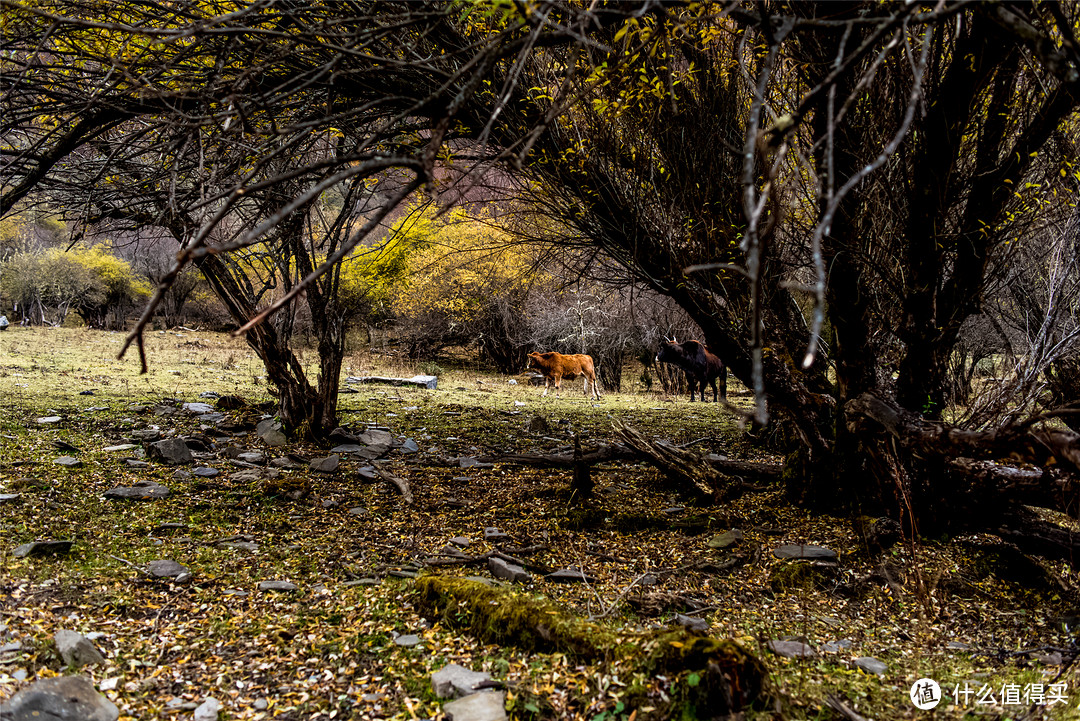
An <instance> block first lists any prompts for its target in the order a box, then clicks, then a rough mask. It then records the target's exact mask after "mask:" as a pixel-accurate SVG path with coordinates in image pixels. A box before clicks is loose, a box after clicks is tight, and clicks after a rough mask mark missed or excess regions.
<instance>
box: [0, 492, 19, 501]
mask: <svg viewBox="0 0 1080 721" xmlns="http://www.w3.org/2000/svg"><path fill="white" fill-rule="evenodd" d="M20 498H22V494H20V493H0V503H14V502H15V501H17V500H19V499H20Z"/></svg>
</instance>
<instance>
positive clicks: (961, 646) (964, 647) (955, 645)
mask: <svg viewBox="0 0 1080 721" xmlns="http://www.w3.org/2000/svg"><path fill="white" fill-rule="evenodd" d="M945 648H947V649H948V650H950V651H970V650H971V644H970V643H964V642H963V641H949V642H948V643H947V644H945Z"/></svg>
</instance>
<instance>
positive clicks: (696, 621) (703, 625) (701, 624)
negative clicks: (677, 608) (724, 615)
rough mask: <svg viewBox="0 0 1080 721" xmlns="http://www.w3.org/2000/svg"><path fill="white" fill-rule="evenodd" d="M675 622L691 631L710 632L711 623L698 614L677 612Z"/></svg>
mask: <svg viewBox="0 0 1080 721" xmlns="http://www.w3.org/2000/svg"><path fill="white" fill-rule="evenodd" d="M675 622H676V623H678V624H679V625H680V626H682V627H683V628H685V629H688V630H690V631H696V632H699V633H708V632H709V623H708V621H706V620H705V619H703V618H698V617H697V616H686V615H684V614H681V613H676V614H675Z"/></svg>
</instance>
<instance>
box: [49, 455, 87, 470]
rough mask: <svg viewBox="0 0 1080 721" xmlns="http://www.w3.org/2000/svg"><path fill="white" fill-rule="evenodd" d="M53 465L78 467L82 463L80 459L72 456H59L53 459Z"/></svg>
mask: <svg viewBox="0 0 1080 721" xmlns="http://www.w3.org/2000/svg"><path fill="white" fill-rule="evenodd" d="M53 465H56V466H64V467H65V468H78V467H79V466H81V465H82V461H80V460H79V459H78V458H75V457H74V456H60V457H59V458H56V459H54V460H53Z"/></svg>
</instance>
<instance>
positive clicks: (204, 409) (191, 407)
mask: <svg viewBox="0 0 1080 721" xmlns="http://www.w3.org/2000/svg"><path fill="white" fill-rule="evenodd" d="M183 408H184V410H185V411H187V412H188V413H190V414H191V415H193V416H201V415H205V414H207V413H213V412H214V407H213V406H212V405H210V404H209V403H185V404H184V406H183Z"/></svg>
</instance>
